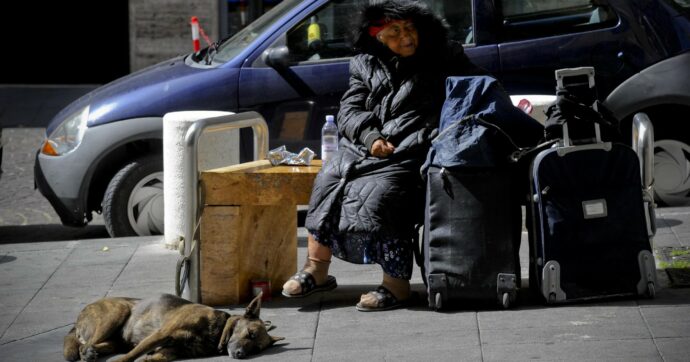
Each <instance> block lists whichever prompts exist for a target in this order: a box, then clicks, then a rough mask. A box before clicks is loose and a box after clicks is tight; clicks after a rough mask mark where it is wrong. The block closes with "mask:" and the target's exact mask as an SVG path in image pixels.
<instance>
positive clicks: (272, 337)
mask: <svg viewBox="0 0 690 362" xmlns="http://www.w3.org/2000/svg"><path fill="white" fill-rule="evenodd" d="M284 339H285V337H274V336H271V344H270V345H271V346H272V345H273V344H274V343H276V342H278V341H282V340H284Z"/></svg>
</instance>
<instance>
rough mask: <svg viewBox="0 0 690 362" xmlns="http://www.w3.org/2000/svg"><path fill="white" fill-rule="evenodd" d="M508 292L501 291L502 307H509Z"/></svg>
mask: <svg viewBox="0 0 690 362" xmlns="http://www.w3.org/2000/svg"><path fill="white" fill-rule="evenodd" d="M510 299H511V298H510V294H509V293H507V292H506V293H503V303H502V304H503V308H504V309H508V308H509V307H510Z"/></svg>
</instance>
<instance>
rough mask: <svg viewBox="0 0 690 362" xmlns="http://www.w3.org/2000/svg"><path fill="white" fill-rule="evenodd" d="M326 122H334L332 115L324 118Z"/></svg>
mask: <svg viewBox="0 0 690 362" xmlns="http://www.w3.org/2000/svg"><path fill="white" fill-rule="evenodd" d="M326 122H335V118H334V117H333V115H332V114H329V115H327V116H326Z"/></svg>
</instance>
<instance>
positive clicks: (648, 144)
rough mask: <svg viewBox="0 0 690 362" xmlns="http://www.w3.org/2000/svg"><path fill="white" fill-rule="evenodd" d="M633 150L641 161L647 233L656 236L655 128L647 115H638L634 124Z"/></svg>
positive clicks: (634, 117) (634, 119) (634, 118)
mask: <svg viewBox="0 0 690 362" xmlns="http://www.w3.org/2000/svg"><path fill="white" fill-rule="evenodd" d="M632 148H633V150H635V153H637V157H638V158H639V160H640V176H641V177H642V200H643V201H644V203H645V213H646V216H647V220H648V223H647V233H648V234H649V236H650V237H651V236H654V234H656V221H655V215H654V209H655V205H654V126H652V121H650V120H649V117H648V116H647V114H646V113H642V112H640V113H637V114H635V116H633V122H632Z"/></svg>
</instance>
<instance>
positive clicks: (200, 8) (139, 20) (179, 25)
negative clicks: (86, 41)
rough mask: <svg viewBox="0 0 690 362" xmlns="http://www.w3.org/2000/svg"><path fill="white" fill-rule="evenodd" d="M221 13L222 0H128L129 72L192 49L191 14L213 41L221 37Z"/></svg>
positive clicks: (202, 42)
mask: <svg viewBox="0 0 690 362" xmlns="http://www.w3.org/2000/svg"><path fill="white" fill-rule="evenodd" d="M221 1H222V0H221ZM220 12H221V3H220V2H219V0H129V55H130V56H129V63H130V71H132V72H134V71H137V70H139V69H142V68H145V67H147V66H149V65H152V64H156V63H159V62H161V61H164V60H166V59H170V58H172V57H175V56H177V55H180V54H186V53H189V52H190V51H192V49H193V48H192V32H191V27H190V19H191V17H192V16H196V17H198V18H199V23H200V25H201V27H202V28H203V29H204V31H205V32H206V34H207V35H208V37H209V38H210V40H211V41H212V42H213V41H216V40H218V39H219V34H220V21H219V19H220V16H219V14H220ZM200 40H201V46H202V48H203V47H204V46H205V45H206V42H205V41H204V39H203V38H202V37H201V39H200Z"/></svg>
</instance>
